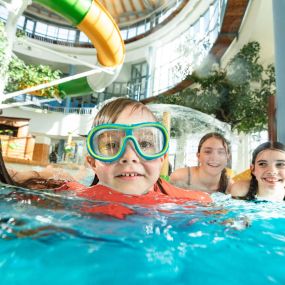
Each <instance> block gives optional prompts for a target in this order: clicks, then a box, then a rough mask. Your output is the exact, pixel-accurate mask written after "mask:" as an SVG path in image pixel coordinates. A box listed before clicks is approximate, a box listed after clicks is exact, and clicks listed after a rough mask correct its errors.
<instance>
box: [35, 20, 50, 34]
mask: <svg viewBox="0 0 285 285" xmlns="http://www.w3.org/2000/svg"><path fill="white" fill-rule="evenodd" d="M35 33H36V34H40V35H46V33H47V25H46V24H44V23H41V22H37V25H36V31H35Z"/></svg>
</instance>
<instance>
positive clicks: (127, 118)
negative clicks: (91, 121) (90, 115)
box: [87, 107, 164, 195]
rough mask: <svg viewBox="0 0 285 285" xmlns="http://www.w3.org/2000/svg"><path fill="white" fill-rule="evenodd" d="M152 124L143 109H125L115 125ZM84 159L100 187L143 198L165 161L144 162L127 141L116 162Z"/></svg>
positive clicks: (148, 114) (150, 118)
mask: <svg viewBox="0 0 285 285" xmlns="http://www.w3.org/2000/svg"><path fill="white" fill-rule="evenodd" d="M154 121H155V120H154V118H153V116H152V115H151V114H150V113H149V112H147V111H145V110H142V109H138V110H135V111H132V108H131V107H127V108H126V109H125V110H124V111H123V112H122V114H121V115H120V116H119V117H118V119H117V121H116V122H115V123H116V124H137V123H143V122H154ZM87 160H88V162H89V164H90V166H91V167H92V168H93V170H94V171H95V173H96V174H97V176H98V178H99V181H100V184H103V185H105V186H108V187H110V188H112V189H114V190H116V191H118V192H121V193H124V194H131V195H142V194H145V193H147V192H148V191H150V190H152V189H153V185H154V184H155V183H156V181H157V179H158V178H159V175H160V169H161V167H162V163H163V160H164V158H163V157H160V158H157V159H154V160H144V159H143V158H141V157H140V156H139V155H138V154H137V152H136V151H135V149H134V146H133V144H132V142H131V141H128V144H127V146H126V150H125V152H124V154H123V155H122V156H121V157H120V158H119V160H117V161H115V162H112V163H105V162H102V161H99V160H95V159H94V158H92V157H87Z"/></svg>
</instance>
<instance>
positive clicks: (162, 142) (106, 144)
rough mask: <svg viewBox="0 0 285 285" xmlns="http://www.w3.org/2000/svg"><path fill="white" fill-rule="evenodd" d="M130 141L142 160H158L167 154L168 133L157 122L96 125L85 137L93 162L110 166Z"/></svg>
mask: <svg viewBox="0 0 285 285" xmlns="http://www.w3.org/2000/svg"><path fill="white" fill-rule="evenodd" d="M129 140H130V141H132V142H133V145H134V147H135V150H136V152H137V153H138V154H139V155H140V156H141V157H142V158H143V159H145V160H152V159H156V158H158V157H161V156H163V155H164V154H165V153H166V152H167V150H168V144H169V136H168V132H167V130H166V128H165V127H164V126H163V125H162V124H161V123H159V122H149V123H140V124H133V125H125V124H103V125H98V126H96V127H94V128H93V129H91V131H90V132H89V134H88V136H87V149H88V152H89V154H90V155H91V156H92V157H93V158H95V159H98V160H100V161H103V162H113V161H116V160H118V159H119V158H120V157H121V156H122V155H123V153H124V152H125V150H126V146H127V142H128V141H129Z"/></svg>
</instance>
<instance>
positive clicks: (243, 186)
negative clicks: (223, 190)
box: [228, 180, 250, 198]
mask: <svg viewBox="0 0 285 285" xmlns="http://www.w3.org/2000/svg"><path fill="white" fill-rule="evenodd" d="M249 184H250V181H249V180H240V181H238V182H235V183H233V184H232V185H230V187H229V189H228V193H229V194H231V196H232V197H237V198H238V197H245V196H246V194H247V192H248V190H249Z"/></svg>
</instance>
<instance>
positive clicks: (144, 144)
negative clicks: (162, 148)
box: [139, 140, 154, 149]
mask: <svg viewBox="0 0 285 285" xmlns="http://www.w3.org/2000/svg"><path fill="white" fill-rule="evenodd" d="M139 145H140V148H142V149H149V148H152V147H153V146H154V145H153V142H150V141H146V140H144V141H141V142H139Z"/></svg>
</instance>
